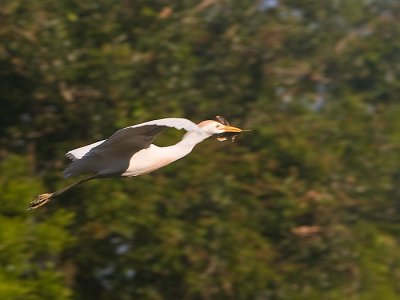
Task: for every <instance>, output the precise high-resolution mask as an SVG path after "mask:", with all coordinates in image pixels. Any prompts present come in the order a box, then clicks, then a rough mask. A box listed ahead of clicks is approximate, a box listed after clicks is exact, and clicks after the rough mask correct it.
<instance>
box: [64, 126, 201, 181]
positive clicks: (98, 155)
mask: <svg viewBox="0 0 400 300" xmlns="http://www.w3.org/2000/svg"><path fill="white" fill-rule="evenodd" d="M166 127H172V128H176V129H179V130H180V129H185V130H186V131H197V130H200V129H199V128H198V127H197V125H196V124H194V123H193V122H192V121H190V120H187V119H183V118H166V119H160V120H154V121H149V122H146V123H142V124H138V125H133V126H129V127H125V128H123V129H120V130H118V131H117V132H115V133H114V134H113V135H112V136H110V137H109V138H108V139H106V140H103V141H99V142H97V143H94V144H91V145H88V146H85V147H81V148H78V149H74V150H71V151H69V152H68V153H67V154H66V156H67V157H68V158H71V159H73V162H72V163H71V164H70V165H69V166H68V167H67V168H66V169H65V171H64V176H65V177H70V176H75V175H79V174H82V173H95V174H99V176H111V175H117V174H122V173H123V172H124V171H126V170H127V168H128V167H129V161H130V159H131V157H132V156H133V155H134V154H135V153H136V152H138V151H140V150H142V149H146V148H148V147H149V146H150V145H151V144H152V142H153V141H154V139H155V137H156V136H157V134H159V133H160V132H161V131H163V130H164V129H165V128H166Z"/></svg>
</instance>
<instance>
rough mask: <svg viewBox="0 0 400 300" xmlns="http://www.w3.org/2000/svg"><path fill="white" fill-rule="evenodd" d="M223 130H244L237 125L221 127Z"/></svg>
mask: <svg viewBox="0 0 400 300" xmlns="http://www.w3.org/2000/svg"><path fill="white" fill-rule="evenodd" d="M221 129H222V130H223V131H225V132H242V131H243V130H242V129H240V128H237V127H233V126H226V125H225V126H223V127H222V128H221Z"/></svg>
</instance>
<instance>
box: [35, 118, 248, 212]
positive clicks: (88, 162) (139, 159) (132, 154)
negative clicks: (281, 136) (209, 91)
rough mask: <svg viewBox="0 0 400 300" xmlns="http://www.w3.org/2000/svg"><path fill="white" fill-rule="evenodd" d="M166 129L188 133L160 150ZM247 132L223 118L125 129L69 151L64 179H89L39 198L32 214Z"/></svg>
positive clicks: (159, 122)
mask: <svg viewBox="0 0 400 300" xmlns="http://www.w3.org/2000/svg"><path fill="white" fill-rule="evenodd" d="M166 128H175V129H178V130H182V129H184V130H186V131H187V132H186V134H185V135H184V136H183V138H182V139H181V141H179V142H178V143H176V144H174V145H171V146H164V147H160V146H156V145H155V144H153V141H154V140H155V138H156V136H157V135H158V134H159V133H161V132H162V131H163V130H164V129H166ZM243 131H247V130H243V129H240V128H238V127H233V126H230V124H229V122H228V121H227V120H226V119H225V118H224V117H222V116H216V120H205V121H202V122H200V123H199V124H195V123H194V122H192V121H190V120H188V119H185V118H164V119H158V120H152V121H148V122H145V123H141V124H137V125H133V126H128V127H125V128H122V129H120V130H118V131H116V132H115V133H114V134H112V135H111V136H110V137H109V138H107V139H105V140H101V141H98V142H95V143H93V144H90V145H87V146H83V147H80V148H77V149H73V150H71V151H68V152H67V153H66V154H65V156H66V157H67V158H68V159H70V160H71V163H70V164H69V165H68V166H67V168H66V169H65V170H64V172H63V175H64V177H65V178H69V177H74V176H78V175H83V174H85V175H86V176H85V177H83V178H81V179H79V180H77V181H76V182H74V183H73V184H71V185H69V186H67V187H64V188H62V189H60V190H58V191H55V192H53V193H45V194H41V195H38V196H36V197H35V198H34V199H33V201H32V202H31V203H30V205H29V207H28V210H31V209H36V208H38V207H41V206H42V205H44V204H46V203H48V202H49V201H50V200H52V199H54V198H56V197H58V196H60V195H62V194H64V193H65V192H67V191H68V190H70V189H71V188H73V187H75V186H77V185H79V184H81V183H83V182H86V181H89V180H92V179H100V178H109V177H134V176H139V175H142V174H148V173H151V172H153V171H155V170H157V169H159V168H162V167H164V166H166V165H168V164H170V163H172V162H174V161H176V160H178V159H181V158H183V157H185V156H186V155H188V154H189V153H190V152H191V151H192V150H193V148H194V147H195V146H196V145H197V144H199V143H201V142H202V141H204V140H205V139H207V138H209V137H211V136H213V135H216V136H217V139H218V140H219V141H226V140H231V141H232V142H233V141H235V139H236V138H237V136H238V135H239V134H241V133H242V132H243Z"/></svg>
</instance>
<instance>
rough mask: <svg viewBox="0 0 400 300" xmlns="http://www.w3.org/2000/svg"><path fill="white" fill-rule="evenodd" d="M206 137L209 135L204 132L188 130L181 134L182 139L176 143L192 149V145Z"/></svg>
mask: <svg viewBox="0 0 400 300" xmlns="http://www.w3.org/2000/svg"><path fill="white" fill-rule="evenodd" d="M208 137H210V135H209V134H207V133H205V132H202V131H190V132H188V133H186V134H185V135H184V136H183V138H182V140H181V141H180V142H179V143H178V144H177V145H179V146H184V147H187V148H191V149H193V148H194V146H196V145H197V144H198V143H201V142H202V141H204V140H205V139H206V138H208Z"/></svg>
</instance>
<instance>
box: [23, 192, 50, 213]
mask: <svg viewBox="0 0 400 300" xmlns="http://www.w3.org/2000/svg"><path fill="white" fill-rule="evenodd" d="M52 197H53V193H48V194H41V195H38V196H36V197H35V199H33V201H32V202H31V203H30V204H29V207H28V208H27V209H28V210H31V209H35V208H38V207H40V206H42V205H44V204H46V203H47V202H49V201H50V200H51V199H52Z"/></svg>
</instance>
